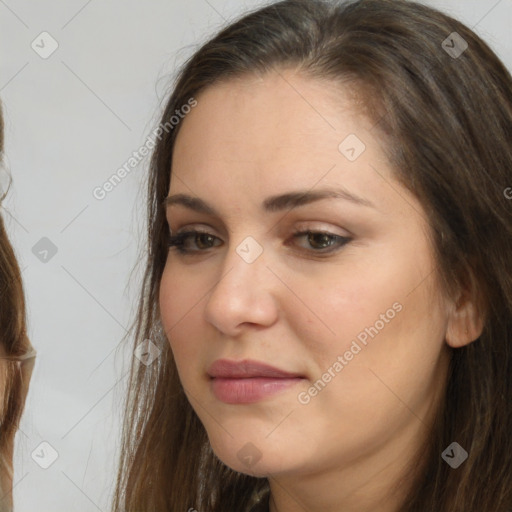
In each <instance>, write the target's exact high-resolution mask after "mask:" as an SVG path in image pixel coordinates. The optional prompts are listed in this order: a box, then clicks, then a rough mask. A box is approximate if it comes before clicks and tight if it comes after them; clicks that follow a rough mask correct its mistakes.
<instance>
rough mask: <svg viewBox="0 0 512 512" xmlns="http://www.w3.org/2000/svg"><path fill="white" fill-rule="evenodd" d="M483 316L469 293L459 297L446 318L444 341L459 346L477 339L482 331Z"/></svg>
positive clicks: (455, 346) (454, 346) (451, 345)
mask: <svg viewBox="0 0 512 512" xmlns="http://www.w3.org/2000/svg"><path fill="white" fill-rule="evenodd" d="M473 297H474V295H473ZM483 316H484V315H483V314H482V312H481V311H480V310H479V308H478V307H477V305H476V301H475V300H473V299H472V298H471V297H470V296H469V294H466V295H465V296H462V297H459V300H458V301H457V302H456V303H454V304H453V307H452V311H451V313H450V317H449V320H448V327H447V329H446V343H448V345H450V347H452V348H460V347H463V346H465V345H468V344H469V343H471V342H473V341H475V340H477V339H478V338H479V336H480V335H481V334H482V331H483V327H484V318H483Z"/></svg>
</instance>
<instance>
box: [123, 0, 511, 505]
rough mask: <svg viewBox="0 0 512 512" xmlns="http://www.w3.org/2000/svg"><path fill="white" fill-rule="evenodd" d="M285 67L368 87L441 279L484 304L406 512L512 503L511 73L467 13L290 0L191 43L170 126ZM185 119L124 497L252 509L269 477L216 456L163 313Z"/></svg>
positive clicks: (141, 324)
mask: <svg viewBox="0 0 512 512" xmlns="http://www.w3.org/2000/svg"><path fill="white" fill-rule="evenodd" d="M454 32H456V33H457V34H456V35H455V34H453V33H454ZM465 44H467V47H465ZM287 67H293V68H294V69H298V70H300V71H301V72H302V73H303V74H304V75H305V76H307V77H310V78H313V79H315V78H319V79H328V80H331V81H332V82H333V83H339V84H340V87H343V88H346V87H350V88H352V90H354V91H356V92H357V93H358V94H359V96H360V97H361V98H362V99H363V102H362V103H363V105H362V106H364V108H365V113H366V114H367V115H369V116H370V118H371V119H373V121H374V123H375V124H374V128H375V130H376V131H377V132H378V134H379V135H380V137H381V140H382V141H384V142H385V144H384V143H383V149H384V150H385V151H386V154H387V156H388V158H389V161H390V163H391V164H392V166H393V168H394V170H395V176H396V178H397V179H398V180H399V181H400V182H401V183H402V184H403V185H404V186H406V187H407V188H408V189H409V190H411V191H412V192H413V193H414V194H415V195H416V196H417V197H418V199H419V200H420V201H421V203H422V205H423V206H424V209H425V211H426V212H427V214H428V217H429V222H430V226H431V230H432V233H431V237H432V244H433V247H434V250H435V254H436V257H437V264H438V269H437V270H438V272H439V276H440V278H441V283H442V285H443V287H444V288H445V291H446V292H447V293H448V294H450V296H452V297H455V296H456V295H455V294H456V293H457V291H458V290H462V289H464V290H470V291H471V293H472V294H473V295H474V296H475V301H476V303H477V304H478V309H479V310H480V311H481V313H482V315H483V316H484V318H485V324H484V328H483V332H482V334H481V336H480V337H479V338H478V339H477V340H476V341H474V342H473V343H470V344H469V345H467V346H464V347H462V348H457V349H450V350H451V362H450V373H449V379H448V384H447V386H446V392H445V395H444V397H443V401H442V407H441V408H440V410H439V412H438V415H437V417H436V420H435V424H434V426H433V430H432V434H431V435H430V436H429V439H428V443H427V445H426V446H425V447H423V448H424V451H423V452H422V461H424V463H423V465H421V473H418V475H417V477H416V479H415V481H414V485H413V486H412V488H411V490H410V493H409V495H408V496H407V498H406V500H405V501H404V503H403V506H402V507H401V509H400V512H422V511H424V512H426V511H428V512H433V511H436V512H469V511H471V512H473V511H486V512H487V511H489V512H490V511H493V512H498V511H500V512H505V511H506V510H512V407H511V404H512V264H511V255H512V203H511V202H510V201H509V200H508V199H507V197H508V195H510V196H511V197H512V194H507V193H506V190H507V187H511V186H512V145H511V141H512V77H511V75H510V73H509V72H508V71H507V69H506V68H505V66H504V65H503V63H502V62H501V61H500V60H499V58H498V57H497V56H496V55H495V53H494V52H493V51H492V50H491V49H490V48H489V46H488V45H487V44H486V43H485V42H484V41H482V39H480V38H479V37H478V36H477V35H476V34H475V33H474V32H472V31H471V30H470V29H469V28H467V27H466V26H465V25H463V24H462V23H460V22H458V21H457V20H455V19H453V18H451V17H449V16H447V15H445V14H443V13H441V12H439V11H437V10H435V9H432V8H429V7H427V6H424V5H421V4H418V3H415V2H409V1H406V0H359V1H347V2H327V1H321V0H305V1H304V0H284V1H281V2H277V3H275V4H273V5H268V6H265V7H263V8H260V9H258V10H255V11H254V12H251V13H249V14H247V15H245V16H244V17H242V18H241V19H239V20H237V21H235V22H233V23H230V24H229V25H228V26H227V27H225V28H224V29H222V30H221V31H220V32H219V33H218V34H217V35H215V36H214V37H213V38H212V39H210V40H209V41H208V42H206V43H205V44H204V45H203V46H201V47H200V48H199V49H198V50H197V51H196V52H195V53H194V55H193V56H192V57H191V58H190V59H189V60H188V61H187V62H186V63H185V65H184V67H183V69H182V70H181V72H180V74H179V76H178V78H177V80H176V82H175V84H174V88H173V92H172V94H171V96H170V99H169V101H168V103H167V106H166V108H165V111H164V113H163V116H162V124H164V123H166V122H168V121H169V119H170V118H171V116H173V115H174V113H175V110H177V109H180V108H181V106H182V105H184V104H186V103H187V102H188V101H189V99H190V98H191V97H198V95H199V94H200V93H201V92H202V91H204V90H205V89H206V88H207V87H211V86H212V85H215V84H216V83H219V82H220V81H226V80H229V79H231V78H233V77H240V76H244V75H251V74H255V73H267V72H271V71H274V70H277V71H278V72H279V70H282V69H284V68H287ZM198 101H200V98H199V99H198ZM179 128H180V125H178V126H176V127H175V128H174V129H172V130H169V131H167V132H166V133H165V134H163V137H162V138H161V140H159V142H158V143H157V145H156V147H155V150H154V153H153V156H152V160H151V166H150V174H149V188H148V193H149V201H148V212H147V213H148V219H149V224H148V259H147V266H146V272H145V276H144V281H143V286H142V292H141V297H140V304H139V309H138V316H137V318H136V321H135V322H134V325H133V327H132V330H133V334H134V338H135V339H134V343H135V345H136V344H138V343H140V342H141V341H142V340H145V339H151V340H152V342H153V343H154V344H155V345H157V346H158V347H159V348H160V349H161V351H162V352H161V355H160V357H159V358H158V359H157V360H156V361H154V362H153V363H152V364H151V365H147V366H146V365H143V364H140V363H139V361H138V360H136V359H135V358H134V360H133V362H132V366H131V371H130V386H129V392H128V396H127V401H126V416H125V425H124V430H123V437H122V446H121V456H120V466H119V473H118V477H117V488H116V493H115V497H114V509H115V510H116V511H118V510H123V509H124V510H126V511H127V512H139V511H142V510H144V511H146V512H153V511H154V512H163V511H168V512H171V511H173V512H176V511H186V510H189V509H191V508H192V509H197V510H199V511H201V512H221V511H222V512H226V511H237V512H238V511H245V510H248V509H249V508H250V507H251V505H252V503H253V501H254V496H255V494H256V493H257V492H258V491H261V492H264V491H265V490H268V485H269V484H268V481H267V479H265V478H255V477H252V476H250V475H245V474H240V473H237V472H235V471H233V470H231V469H230V468H228V467H227V466H226V465H224V464H223V463H222V462H221V461H220V460H219V459H218V458H217V457H216V456H215V455H214V454H213V452H212V450H211V447H210V445H209V442H208V437H207V435H206V432H205V429H204V428H203V426H202V424H201V422H200V421H199V419H198V417H197V416H196V414H195V412H194V411H193V409H192V407H191V405H190V404H189V403H188V401H187V399H186V396H185V395H184V392H183V388H182V386H181V384H180V380H179V377H178V373H177V369H176V365H175V362H174V360H173V357H172V352H171V350H170V347H169V343H168V341H167V339H166V335H165V334H166V333H163V331H162V326H161V322H160V313H159V306H158V295H159V283H160V279H161V276H162V271H163V268H164V265H165V262H166V258H167V251H168V248H167V223H166V219H165V213H164V211H163V208H162V206H161V205H162V201H163V199H164V198H165V197H166V195H167V193H168V190H169V184H170V179H171V173H172V167H171V162H172V155H173V147H174V143H175V140H176V135H177V133H178V131H179ZM510 192H512V189H510ZM167 335H168V336H172V332H170V333H167ZM453 441H457V442H458V443H459V444H460V445H461V446H462V447H464V448H465V450H466V451H467V452H468V453H469V454H470V456H469V458H468V459H467V460H466V461H465V462H464V464H463V465H462V466H460V467H459V468H458V469H457V470H454V469H452V468H451V467H449V465H448V464H447V463H446V462H444V460H443V459H442V458H441V454H442V452H443V450H444V449H445V448H446V447H447V446H448V445H450V444H451V443H452V442H453Z"/></svg>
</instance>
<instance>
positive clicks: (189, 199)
mask: <svg viewBox="0 0 512 512" xmlns="http://www.w3.org/2000/svg"><path fill="white" fill-rule="evenodd" d="M322 199H344V200H345V201H350V202H351V203H354V204H356V205H359V206H366V207H369V208H375V209H376V207H375V205H374V204H373V203H372V202H371V201H369V200H368V199H364V198H362V197H359V196H356V195H355V194H353V193H351V192H349V191H348V190H346V189H344V188H338V189H322V190H314V191H312V190H298V191H294V192H287V193H285V194H279V195H276V196H270V197H267V198H266V199H265V200H264V201H263V203H262V209H263V210H264V211H266V212H269V213H272V212H279V211H282V210H290V209H293V208H297V207H299V206H303V205H306V204H309V203H312V202H314V201H320V200H322ZM174 204H180V205H182V206H185V207H186V208H189V209H190V210H194V211H196V212H198V213H204V214H206V215H214V216H219V214H218V212H217V211H216V210H215V208H214V207H213V206H211V205H209V204H208V203H207V202H206V201H204V200H203V199H201V198H199V197H194V196H190V195H187V194H174V195H172V196H169V197H166V198H165V199H164V201H163V206H164V208H167V207H168V206H171V205H174Z"/></svg>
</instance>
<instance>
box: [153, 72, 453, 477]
mask: <svg viewBox="0 0 512 512" xmlns="http://www.w3.org/2000/svg"><path fill="white" fill-rule="evenodd" d="M350 98H351V96H349V95H348V94H347V91H345V92H344V91H343V90H341V91H340V89H339V86H338V87H335V85H334V84H330V83H326V82H320V81H317V80H314V79H311V78H305V77H303V76H302V77H301V76H300V75H298V74H294V73H292V72H288V71H287V72H283V73H282V74H281V75H279V74H277V73H274V74H268V75H266V76H265V77H264V78H256V77H251V78H248V77H246V78H243V79H238V80H231V81H229V82H225V83H223V84H221V85H215V86H213V87H211V88H210V89H207V90H206V91H204V92H203V93H202V94H201V95H200V96H198V97H197V100H198V105H197V106H196V107H195V108H194V109H193V110H192V111H191V112H190V114H188V115H187V117H186V118H185V119H184V120H183V121H182V123H183V124H182V126H181V127H180V132H179V135H178V138H177V141H176V145H175V153H174V157H173V162H172V175H171V185H170V190H169V196H175V195H176V194H186V195H189V196H192V197H193V198H194V200H195V204H197V203H198V202H199V201H200V202H201V204H203V203H207V205H208V207H209V208H210V209H211V210H212V211H210V212H206V211H199V210H200V209H197V211H196V209H193V208H190V207H187V206H185V205H184V204H182V203H180V202H179V201H176V202H174V203H173V204H168V205H167V219H168V223H169V226H170V229H171V231H172V234H173V235H174V234H176V233H179V232H184V231H189V230H199V231H201V232H204V233H206V235H201V236H198V237H194V236H189V237H188V238H186V239H185V240H184V243H183V245H182V246H181V248H182V249H185V250H188V251H189V252H188V253H185V254H182V253H181V252H179V250H178V249H179V247H172V248H171V249H170V250H169V254H168V258H167V263H166V265H165V269H164V273H163V277H162V280H161V286H160V308H161V315H162V322H163V326H164V329H165V332H166V335H167V337H168V339H169V342H170V345H171V348H172V352H173V355H174V358H175V361H176V365H177V368H178V371H179V375H180V379H181V382H182V384H183V387H184V389H185V392H186V395H187V397H188V399H189V401H190V403H191V405H192V407H193V408H194V410H195V412H196V413H197V415H198V417H199V418H200V420H201V421H202V423H203V424H204V426H205V428H206V431H207V433H208V436H209V439H210V442H211V445H212V448H213V450H214V451H215V453H216V454H217V456H218V457H219V458H220V459H221V460H222V461H223V462H225V463H226V464H227V465H228V466H230V467H231V468H233V469H235V470H236V471H240V472H243V473H247V474H252V475H256V476H267V475H273V476H278V475H282V476H285V475H286V474H288V475H298V474H303V475H306V474H313V473H318V472H325V471H334V470H336V471H342V470H343V468H347V467H349V466H350V467H351V468H352V470H353V471H357V468H358V467H361V470H362V468H363V466H365V465H366V470H368V467H370V468H371V469H370V473H372V472H376V471H377V470H378V469H382V468H384V467H385V466H386V465H388V464H390V463H391V462H392V461H393V462H392V464H401V462H402V461H404V460H406V459H407V455H408V454H412V450H413V449H414V448H415V447H416V446H417V445H418V442H419V439H422V438H423V436H424V435H426V433H427V430H426V426H427V425H428V422H429V421H430V417H431V416H430V414H431V413H432V412H433V411H434V409H435V406H436V404H437V397H438V396H439V395H438V394H439V392H440V390H441V389H442V387H443V386H444V383H445V377H446V368H447V366H446V362H447V357H446V356H447V346H446V344H445V343H444V337H445V333H446V329H447V318H448V316H447V315H448V310H449V307H448V303H447V301H446V299H444V297H443V295H442V294H441V292H440V289H439V287H438V284H437V272H436V264H435V261H434V259H433V254H432V250H431V245H430V243H429V240H428V238H427V232H428V229H429V227H428V224H427V221H426V217H425V214H424V210H423V208H422V206H421V204H420V203H419V201H418V200H417V199H416V198H415V197H414V196H413V195H412V194H411V193H410V192H409V191H408V190H407V189H405V188H404V187H403V186H401V185H400V184H399V183H398V182H397V181H396V180H395V179H394V178H393V176H392V172H391V168H390V166H389V164H388V163H387V161H386V158H385V156H384V153H383V150H382V148H381V147H379V143H380V141H379V139H378V138H377V132H376V130H372V128H373V123H372V122H370V121H369V120H367V119H366V118H364V117H361V116H360V115H358V114H357V112H356V110H355V108H354V104H353V103H352V100H351V99H350ZM334 191H336V192H337V193H338V197H334V194H332V193H333V192H334ZM289 194H292V196H290V198H292V197H293V200H291V199H290V198H289V199H290V200H286V198H287V197H288V195H289ZM309 195H311V198H309ZM278 197H281V199H277V198H278ZM203 210H204V208H203ZM213 211H214V213H212V212H213ZM307 231H311V232H313V234H310V235H309V236H308V235H307V234H303V235H298V236H296V237H295V236H294V233H301V232H307ZM315 232H323V233H327V235H325V234H323V235H322V234H314V233H315ZM338 237H339V238H338ZM218 359H228V360H231V361H233V362H235V363H236V362H241V361H243V360H249V359H250V360H255V361H258V362H261V363H264V364H267V365H271V366H273V367H276V368H278V369H280V370H283V371H286V372H289V373H291V374H293V375H295V376H299V377H301V378H289V379H284V378H269V377H268V376H267V378H266V379H264V378H262V375H264V372H256V374H259V377H257V376H256V377H253V378H251V379H248V378H240V377H241V375H240V374H239V375H235V374H232V377H239V378H237V379H235V378H231V379H229V378H228V379H221V378H216V379H212V378H211V377H210V375H209V369H210V366H211V365H212V363H214V362H215V361H217V360H218ZM247 368H249V369H250V368H251V367H250V365H249V366H248V367H247ZM252 368H253V369H254V367H252ZM370 462H371V464H370Z"/></svg>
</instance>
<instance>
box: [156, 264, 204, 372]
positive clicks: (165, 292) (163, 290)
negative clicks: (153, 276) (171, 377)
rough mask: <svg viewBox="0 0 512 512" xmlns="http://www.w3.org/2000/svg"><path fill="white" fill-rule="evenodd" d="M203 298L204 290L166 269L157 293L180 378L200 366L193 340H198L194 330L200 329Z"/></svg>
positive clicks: (168, 268) (198, 337) (197, 348)
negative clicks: (196, 365) (197, 365)
mask: <svg viewBox="0 0 512 512" xmlns="http://www.w3.org/2000/svg"><path fill="white" fill-rule="evenodd" d="M204 295H205V292H204V287H201V286H200V285H199V284H197V286H196V285H195V284H194V280H191V279H190V278H184V277H180V273H179V272H175V271H174V269H172V268H171V267H169V266H166V267H165V269H164V272H163V275H162V279H161V281H160V290H159V304H160V314H161V319H162V326H163V328H164V332H165V334H166V337H167V340H168V341H169V344H170V346H171V350H172V352H173V355H174V359H175V360H176V365H177V367H178V371H179V373H180V376H182V374H183V377H184V378H186V375H185V373H184V372H186V371H187V369H190V371H192V369H193V368H195V366H194V363H195V362H197V363H199V357H198V355H199V353H200V347H199V346H198V342H197V341H196V340H200V339H201V338H200V336H199V335H198V332H197V329H198V327H199V326H200V325H201V320H200V318H201V315H202V313H201V311H202V308H203V307H204V300H205V298H204ZM183 363H186V364H183ZM187 373H188V372H187Z"/></svg>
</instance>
